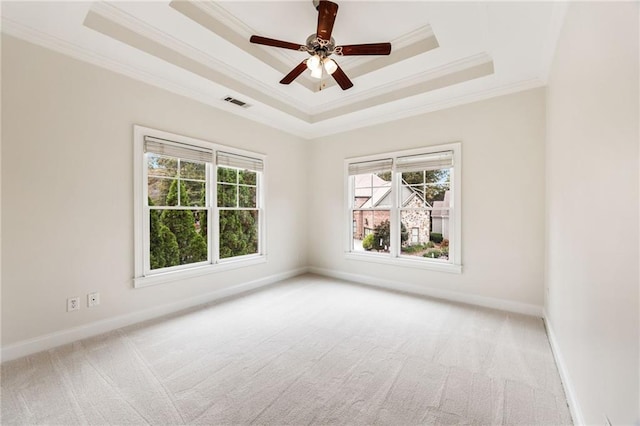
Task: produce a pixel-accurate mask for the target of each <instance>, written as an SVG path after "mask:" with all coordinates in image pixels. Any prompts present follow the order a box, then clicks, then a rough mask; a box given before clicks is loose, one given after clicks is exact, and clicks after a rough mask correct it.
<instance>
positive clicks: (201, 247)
mask: <svg viewBox="0 0 640 426" xmlns="http://www.w3.org/2000/svg"><path fill="white" fill-rule="evenodd" d="M207 241H208V238H207V211H206V210H196V211H193V210H162V209H153V210H150V211H149V247H150V250H149V251H150V253H149V254H150V266H151V269H160V268H168V267H171V266H176V265H186V264H189V263H196V262H203V261H206V260H207V256H208V248H207Z"/></svg>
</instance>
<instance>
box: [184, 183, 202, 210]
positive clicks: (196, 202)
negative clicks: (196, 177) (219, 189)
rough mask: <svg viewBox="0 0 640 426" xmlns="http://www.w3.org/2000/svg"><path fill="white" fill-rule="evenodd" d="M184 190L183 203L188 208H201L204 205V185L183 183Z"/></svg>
mask: <svg viewBox="0 0 640 426" xmlns="http://www.w3.org/2000/svg"><path fill="white" fill-rule="evenodd" d="M184 188H185V189H186V192H187V194H186V197H185V199H184V200H185V202H186V205H188V206H193V207H203V206H204V205H205V204H206V200H205V183H204V182H193V181H189V180H187V181H185V182H184Z"/></svg>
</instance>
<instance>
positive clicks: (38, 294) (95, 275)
mask: <svg viewBox="0 0 640 426" xmlns="http://www.w3.org/2000/svg"><path fill="white" fill-rule="evenodd" d="M2 65H3V67H2V83H3V84H2V86H3V87H2V89H3V93H2V123H3V126H2V140H3V144H2V206H3V211H2V229H3V235H2V255H3V259H2V345H3V346H5V345H9V344H11V343H15V342H18V341H23V340H25V339H30V338H34V337H38V336H42V335H45V334H48V333H53V332H59V331H62V330H68V329H71V328H73V327H78V326H82V325H87V324H91V323H94V322H96V321H99V320H105V319H109V318H113V317H117V316H120V315H125V314H131V313H134V312H139V311H143V310H145V309H148V308H152V307H157V306H162V305H165V304H170V303H175V302H176V301H180V300H187V299H189V298H194V297H197V296H199V295H203V294H208V293H210V292H212V291H215V290H217V289H221V288H225V287H228V286H231V285H234V284H238V283H244V282H247V281H252V280H256V279H260V278H264V277H268V276H271V275H274V274H280V273H284V272H287V271H291V270H294V269H296V268H301V267H305V266H306V264H307V258H306V240H305V238H304V237H305V230H306V217H307V214H306V207H305V205H304V203H300V200H301V199H303V198H304V197H305V191H306V189H307V180H306V176H307V173H306V171H305V169H304V167H303V166H302V165H301V164H302V163H303V162H304V161H306V158H307V154H308V152H307V146H308V143H307V142H305V141H303V140H301V139H299V138H297V137H294V136H291V135H288V134H286V133H283V132H280V131H277V130H274V129H272V128H269V127H266V126H263V125H260V124H256V123H254V122H250V121H247V120H245V119H243V118H240V117H238V116H235V115H232V114H229V113H226V112H222V111H220V110H217V109H214V108H210V107H206V106H204V105H202V104H200V103H197V102H195V101H191V100H188V99H186V98H182V97H180V96H177V95H173V94H170V93H168V92H166V91H163V90H160V89H157V88H154V87H151V86H148V85H145V84H142V83H140V82H137V81H134V80H132V79H129V78H126V77H123V76H120V75H117V74H114V73H112V72H109V71H106V70H103V69H100V68H97V67H94V66H92V65H88V64H85V63H82V62H79V61H76V60H73V59H70V58H68V57H66V56H63V55H60V54H58V53H54V52H52V51H49V50H45V49H43V48H40V47H36V46H34V45H31V44H29V43H26V42H23V41H19V40H17V39H14V38H11V37H8V36H3V38H2ZM134 124H140V125H144V126H148V127H153V128H158V129H161V130H166V131H169V132H174V133H178V134H184V135H187V136H192V137H196V138H201V139H205V140H211V141H214V142H218V143H221V144H226V145H230V146H234V147H238V148H243V149H248V150H253V151H256V152H260V153H265V154H267V156H268V157H267V166H268V168H269V173H268V175H267V181H266V188H267V199H266V204H267V208H268V212H267V215H268V223H267V242H268V247H267V250H268V262H267V263H266V264H261V265H257V266H251V267H246V268H243V269H237V270H233V271H229V272H224V273H217V274H213V275H210V276H205V277H198V278H193V279H189V280H184V281H182V282H175V283H168V284H162V285H157V286H153V287H147V288H142V289H133V288H132V277H133V183H132V182H133V180H132V179H133V147H132V143H133V142H132V138H133V125H134ZM292 176H293V177H294V178H293V179H292V178H291V177H292ZM94 291H98V292H100V293H101V297H102V300H101V305H100V306H99V307H96V308H92V309H87V308H86V295H87V293H89V292H94ZM71 296H80V297H81V302H82V304H83V308H82V309H81V310H80V311H79V312H72V313H67V312H66V298H67V297H71Z"/></svg>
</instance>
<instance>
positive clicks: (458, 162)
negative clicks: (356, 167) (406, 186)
mask: <svg viewBox="0 0 640 426" xmlns="http://www.w3.org/2000/svg"><path fill="white" fill-rule="evenodd" d="M441 151H453V164H454V166H453V169H452V172H451V185H452V188H453V197H451V200H450V202H451V210H450V215H451V212H453V214H452V215H451V217H453V221H454V223H453V227H452V228H451V231H452V232H453V238H452V239H450V240H449V256H450V261H448V262H443V261H438V260H435V259H434V260H430V259H423V258H421V259H415V258H411V256H403V255H401V254H400V248H399V247H396V246H397V244H392V245H391V248H392V251H391V253H388V254H387V253H385V254H379V253H359V252H354V251H352V249H351V247H352V243H353V241H352V235H351V234H352V231H351V223H352V220H353V217H352V215H351V207H350V206H351V199H352V195H353V194H352V193H351V186H350V183H349V182H350V178H349V164H351V163H359V162H365V161H375V160H382V159H386V158H393V159H394V163H393V167H392V170H391V172H392V174H393V175H394V176H395V173H396V171H395V159H396V158H397V157H402V156H409V155H419V154H430V153H433V152H441ZM461 171H462V144H461V143H460V142H454V143H447V144H442V145H432V146H426V147H423V148H417V149H409V150H404V151H394V152H385V153H381V154H375V155H368V156H364V157H353V158H347V159H346V160H344V194H345V199H344V203H345V204H344V205H345V223H347V224H348V226H346V227H345V228H344V229H345V230H346V232H345V239H344V244H345V245H344V247H345V257H346V258H347V259H348V260H357V261H364V262H373V263H383V264H389V265H397V266H407V267H412V268H419V269H427V270H433V271H441V272H449V273H455V274H460V273H462V212H461V208H460V206H461V205H462V204H461V201H462V173H461ZM396 198H397V197H394V202H393V205H392V207H391V226H392V228H393V229H394V230H395V232H394V234H395V235H398V234H399V232H400V224H399V220H398V218H397V215H398V211H399V210H398V206H397V204H398V201H397V200H396Z"/></svg>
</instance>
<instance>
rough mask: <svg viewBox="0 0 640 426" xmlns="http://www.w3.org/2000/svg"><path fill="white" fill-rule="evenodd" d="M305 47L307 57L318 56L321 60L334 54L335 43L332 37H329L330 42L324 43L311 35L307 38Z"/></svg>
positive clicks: (324, 41)
mask: <svg viewBox="0 0 640 426" xmlns="http://www.w3.org/2000/svg"><path fill="white" fill-rule="evenodd" d="M305 47H306V51H307V52H308V53H309V55H311V56H313V55H318V56H320V57H321V58H326V57H327V56H329V55H331V54H333V53H335V47H336V41H335V40H334V39H333V37H331V40H329V41H326V40H322V39H321V38H319V37H317V36H316V35H315V34H311V35H310V36H309V37H307V41H306V46H305Z"/></svg>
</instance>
